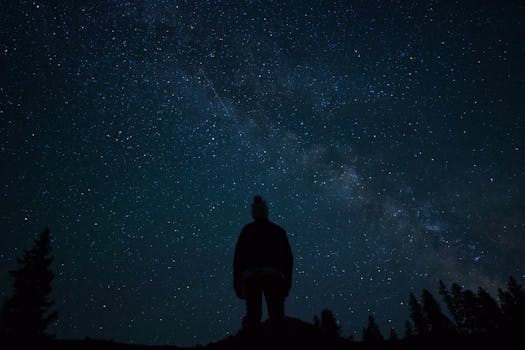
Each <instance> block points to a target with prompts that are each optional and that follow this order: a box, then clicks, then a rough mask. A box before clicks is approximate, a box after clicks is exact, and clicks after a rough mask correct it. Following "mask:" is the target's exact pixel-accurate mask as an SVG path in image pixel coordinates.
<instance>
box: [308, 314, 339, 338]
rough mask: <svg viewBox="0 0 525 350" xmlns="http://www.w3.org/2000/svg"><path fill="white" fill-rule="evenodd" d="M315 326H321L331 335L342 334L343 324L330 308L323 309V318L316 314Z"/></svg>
mask: <svg viewBox="0 0 525 350" xmlns="http://www.w3.org/2000/svg"><path fill="white" fill-rule="evenodd" d="M314 326H316V327H319V328H320V329H321V330H322V331H323V332H325V333H326V334H327V335H329V336H334V337H338V336H340V335H341V326H340V325H339V323H338V322H337V320H336V318H335V316H334V313H333V312H332V311H330V310H328V309H325V310H323V311H321V318H319V317H317V316H314Z"/></svg>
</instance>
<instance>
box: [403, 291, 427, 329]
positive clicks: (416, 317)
mask: <svg viewBox="0 0 525 350" xmlns="http://www.w3.org/2000/svg"><path fill="white" fill-rule="evenodd" d="M408 305H409V307H410V318H411V319H412V322H413V323H414V330H415V333H416V334H417V335H425V334H428V331H429V324H428V321H427V320H426V319H425V316H424V315H423V310H422V307H421V304H420V303H419V301H418V300H417V298H416V296H415V295H414V293H410V295H409V297H408Z"/></svg>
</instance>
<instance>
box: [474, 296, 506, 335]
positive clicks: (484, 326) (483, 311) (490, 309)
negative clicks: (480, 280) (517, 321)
mask: <svg viewBox="0 0 525 350" xmlns="http://www.w3.org/2000/svg"><path fill="white" fill-rule="evenodd" d="M477 297H478V307H479V312H478V317H479V320H478V324H479V327H480V330H481V331H482V332H491V331H494V330H496V329H498V328H499V327H500V325H501V323H502V321H503V314H502V312H501V309H500V307H499V305H498V303H497V302H496V300H494V298H492V296H491V295H490V294H489V293H488V292H487V291H486V290H485V289H483V288H481V287H479V289H478V295H477Z"/></svg>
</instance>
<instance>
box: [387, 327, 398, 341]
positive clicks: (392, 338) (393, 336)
mask: <svg viewBox="0 0 525 350" xmlns="http://www.w3.org/2000/svg"><path fill="white" fill-rule="evenodd" d="M388 340H389V341H391V342H393V343H395V342H398V341H399V336H398V335H397V332H396V330H395V329H394V328H390V338H389V339H388Z"/></svg>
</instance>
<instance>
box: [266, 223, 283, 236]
mask: <svg viewBox="0 0 525 350" xmlns="http://www.w3.org/2000/svg"><path fill="white" fill-rule="evenodd" d="M268 222H269V223H270V225H271V226H272V228H273V230H274V231H275V232H279V233H282V234H286V230H285V229H284V228H282V227H281V226H279V225H277V224H276V223H275V222H271V221H268Z"/></svg>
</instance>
